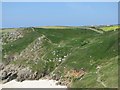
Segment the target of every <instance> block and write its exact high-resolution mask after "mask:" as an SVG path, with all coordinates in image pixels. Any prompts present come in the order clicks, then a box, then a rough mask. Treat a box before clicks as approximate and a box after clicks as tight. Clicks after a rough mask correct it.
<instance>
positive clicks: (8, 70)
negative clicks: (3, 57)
mask: <svg viewBox="0 0 120 90" xmlns="http://www.w3.org/2000/svg"><path fill="white" fill-rule="evenodd" d="M0 65H1V66H3V64H0ZM0 69H1V70H0V82H2V83H6V82H9V81H11V80H13V79H16V80H17V81H20V82H22V81H24V80H36V79H38V78H40V77H41V75H39V74H38V73H37V72H32V71H31V70H30V69H29V68H26V67H25V68H24V67H22V66H15V65H12V64H9V65H7V66H5V67H3V68H0Z"/></svg>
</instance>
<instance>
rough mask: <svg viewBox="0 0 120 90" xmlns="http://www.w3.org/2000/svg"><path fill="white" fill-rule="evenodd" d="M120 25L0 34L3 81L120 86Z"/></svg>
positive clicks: (82, 86) (72, 85)
mask: <svg viewBox="0 0 120 90" xmlns="http://www.w3.org/2000/svg"><path fill="white" fill-rule="evenodd" d="M118 31H119V27H118V26H114V25H113V26H83V27H69V26H53V27H29V28H17V29H16V28H12V29H4V30H2V31H0V33H2V36H1V38H0V41H1V43H0V44H1V45H2V51H0V53H1V54H2V56H1V58H2V63H1V64H0V66H1V67H0V78H1V80H2V81H1V82H3V83H6V82H8V81H11V80H13V79H17V80H18V81H24V80H38V79H40V78H49V79H55V80H57V81H59V83H58V84H61V85H62V84H64V85H67V86H68V87H73V88H74V87H75V88H76V87H77V88H116V87H118Z"/></svg>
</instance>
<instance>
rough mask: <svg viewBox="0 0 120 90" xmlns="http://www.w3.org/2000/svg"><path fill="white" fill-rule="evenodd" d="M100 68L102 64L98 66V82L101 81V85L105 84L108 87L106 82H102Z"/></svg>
mask: <svg viewBox="0 0 120 90" xmlns="http://www.w3.org/2000/svg"><path fill="white" fill-rule="evenodd" d="M100 69H101V67H100V66H98V67H97V72H96V73H97V76H98V77H97V82H99V83H100V84H101V85H103V86H104V87H107V86H106V85H105V83H104V82H102V80H101V75H100Z"/></svg>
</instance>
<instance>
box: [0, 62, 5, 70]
mask: <svg viewBox="0 0 120 90" xmlns="http://www.w3.org/2000/svg"><path fill="white" fill-rule="evenodd" d="M4 67H5V65H4V64H3V63H0V71H1V70H3V69H4Z"/></svg>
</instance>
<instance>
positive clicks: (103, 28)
mask: <svg viewBox="0 0 120 90" xmlns="http://www.w3.org/2000/svg"><path fill="white" fill-rule="evenodd" d="M118 28H119V26H104V27H101V28H100V29H102V30H104V31H111V30H115V29H118Z"/></svg>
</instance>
